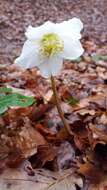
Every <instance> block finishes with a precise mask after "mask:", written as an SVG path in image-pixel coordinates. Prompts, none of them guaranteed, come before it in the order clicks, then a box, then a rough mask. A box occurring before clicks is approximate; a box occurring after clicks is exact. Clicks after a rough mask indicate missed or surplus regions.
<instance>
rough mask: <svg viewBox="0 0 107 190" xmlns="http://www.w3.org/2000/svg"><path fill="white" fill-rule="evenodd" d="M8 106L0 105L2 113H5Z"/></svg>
mask: <svg viewBox="0 0 107 190" xmlns="http://www.w3.org/2000/svg"><path fill="white" fill-rule="evenodd" d="M7 109H8V108H7V107H6V106H1V105H0V115H1V114H3V113H4V112H5V111H7Z"/></svg>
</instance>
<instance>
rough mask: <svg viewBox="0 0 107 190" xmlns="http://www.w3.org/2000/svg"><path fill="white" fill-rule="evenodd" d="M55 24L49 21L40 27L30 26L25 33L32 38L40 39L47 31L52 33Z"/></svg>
mask: <svg viewBox="0 0 107 190" xmlns="http://www.w3.org/2000/svg"><path fill="white" fill-rule="evenodd" d="M54 26H55V24H54V23H53V22H50V21H47V22H45V23H44V24H42V25H40V26H38V27H32V26H28V28H27V30H26V32H25V35H26V37H27V38H28V39H30V40H38V39H40V38H41V37H42V36H43V35H44V34H46V33H52V32H53V28H54Z"/></svg>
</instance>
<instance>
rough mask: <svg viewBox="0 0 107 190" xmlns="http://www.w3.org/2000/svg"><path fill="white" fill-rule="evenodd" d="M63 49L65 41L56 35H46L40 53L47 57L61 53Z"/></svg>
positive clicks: (42, 40)
mask: <svg viewBox="0 0 107 190" xmlns="http://www.w3.org/2000/svg"><path fill="white" fill-rule="evenodd" d="M63 49H64V43H63V40H62V39H61V38H60V37H59V36H58V35H57V34H55V33H49V34H45V35H44V36H43V37H42V39H41V41H40V52H41V53H42V55H44V56H46V57H50V56H53V55H55V54H57V53H60V52H61V51H63Z"/></svg>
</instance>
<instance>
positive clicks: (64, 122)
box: [51, 76, 72, 134]
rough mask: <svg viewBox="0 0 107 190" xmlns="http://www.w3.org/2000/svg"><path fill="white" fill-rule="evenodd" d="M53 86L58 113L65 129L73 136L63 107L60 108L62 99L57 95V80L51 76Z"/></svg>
mask: <svg viewBox="0 0 107 190" xmlns="http://www.w3.org/2000/svg"><path fill="white" fill-rule="evenodd" d="M51 85H52V90H53V95H54V100H55V104H56V107H57V110H58V113H59V116H60V118H61V120H62V122H63V124H64V127H65V129H66V130H67V132H68V133H69V134H72V132H71V131H70V127H69V125H68V123H67V121H66V119H65V117H64V113H63V111H62V109H61V106H60V99H59V97H58V94H57V90H56V85H55V80H54V77H53V76H51Z"/></svg>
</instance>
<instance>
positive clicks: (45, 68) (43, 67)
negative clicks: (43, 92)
mask: <svg viewBox="0 0 107 190" xmlns="http://www.w3.org/2000/svg"><path fill="white" fill-rule="evenodd" d="M38 68H39V69H40V72H41V75H42V76H43V77H45V78H49V77H51V70H50V64H49V61H48V60H47V59H46V60H45V61H43V62H42V64H40V65H39V66H38Z"/></svg>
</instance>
